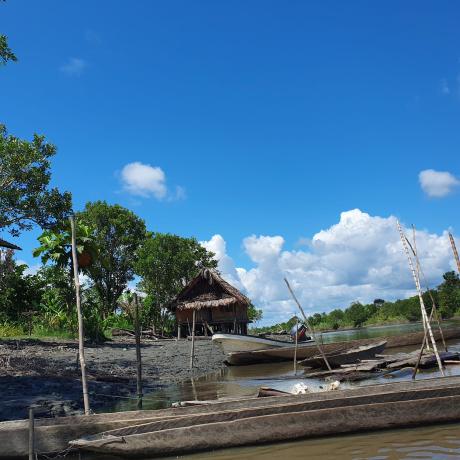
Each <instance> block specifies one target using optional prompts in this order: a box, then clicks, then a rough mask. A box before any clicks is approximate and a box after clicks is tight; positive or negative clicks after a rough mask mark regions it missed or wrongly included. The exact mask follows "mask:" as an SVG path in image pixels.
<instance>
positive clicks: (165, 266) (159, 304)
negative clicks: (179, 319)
mask: <svg viewBox="0 0 460 460" xmlns="http://www.w3.org/2000/svg"><path fill="white" fill-rule="evenodd" d="M138 255H139V257H138V260H137V262H136V266H135V267H136V273H137V274H138V275H139V276H141V278H142V279H141V282H140V287H141V289H142V290H143V291H145V292H146V293H147V294H149V295H150V296H151V299H150V300H149V302H150V309H151V310H150V317H151V318H152V319H153V318H154V317H155V316H156V317H160V318H162V317H163V316H164V315H163V316H162V311H164V310H165V309H167V308H169V303H170V302H171V301H172V299H173V298H174V297H175V296H176V295H177V294H178V293H179V291H180V290H181V289H182V288H183V286H184V285H185V284H186V282H188V281H190V280H191V279H192V278H193V277H194V276H196V275H197V274H198V272H199V270H200V268H201V267H208V268H216V267H217V261H216V260H215V259H214V254H213V253H212V252H209V251H207V250H206V249H205V248H204V247H203V246H201V244H199V243H198V241H197V240H196V239H195V238H182V237H180V236H177V235H171V234H169V233H155V234H153V235H150V236H149V237H148V238H147V239H146V240H145V241H144V243H143V245H142V246H141V247H140V249H139V251H138Z"/></svg>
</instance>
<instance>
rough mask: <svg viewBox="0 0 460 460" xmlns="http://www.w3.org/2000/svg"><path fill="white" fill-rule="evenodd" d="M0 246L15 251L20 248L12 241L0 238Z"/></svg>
mask: <svg viewBox="0 0 460 460" xmlns="http://www.w3.org/2000/svg"><path fill="white" fill-rule="evenodd" d="M0 248H6V249H14V250H15V251H20V250H21V248H20V247H19V246H16V245H15V244H13V243H8V241H5V240H2V239H1V238H0Z"/></svg>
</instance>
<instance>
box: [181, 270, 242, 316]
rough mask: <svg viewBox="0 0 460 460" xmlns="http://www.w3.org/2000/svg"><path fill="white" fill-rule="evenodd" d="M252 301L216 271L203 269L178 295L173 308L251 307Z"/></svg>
mask: <svg viewBox="0 0 460 460" xmlns="http://www.w3.org/2000/svg"><path fill="white" fill-rule="evenodd" d="M250 303H251V301H250V300H249V299H248V298H247V297H246V296H245V295H243V294H242V293H241V292H240V291H239V290H238V289H236V288H235V287H234V286H232V285H231V284H229V283H227V281H225V280H224V279H223V278H222V277H221V276H220V275H219V274H218V273H217V272H216V271H214V270H211V269H208V268H203V269H202V270H201V271H200V273H199V274H198V275H197V276H196V277H195V278H193V279H192V280H191V281H190V282H189V283H188V284H187V285H186V286H185V287H184V288H183V289H182V291H181V292H180V293H179V294H178V295H177V297H176V298H175V299H174V301H173V306H175V307H176V308H177V309H179V310H185V309H196V310H200V309H201V308H219V307H225V306H228V305H238V304H240V305H244V306H249V304H250Z"/></svg>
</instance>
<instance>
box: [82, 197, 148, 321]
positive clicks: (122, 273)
mask: <svg viewBox="0 0 460 460" xmlns="http://www.w3.org/2000/svg"><path fill="white" fill-rule="evenodd" d="M77 217H78V219H79V220H81V221H82V222H83V223H85V224H86V225H88V226H89V227H91V228H92V229H93V234H92V235H93V239H94V244H95V246H96V248H97V252H98V255H97V257H96V258H95V259H94V261H93V263H92V264H91V265H90V266H89V267H88V270H87V274H88V276H89V278H90V280H91V282H92V285H93V286H94V289H95V290H96V292H97V294H98V296H99V299H100V307H101V314H102V316H104V317H107V316H108V315H110V314H111V313H113V312H115V310H116V308H117V302H118V299H119V297H120V296H121V295H122V293H123V291H124V290H125V289H126V287H127V286H128V283H129V282H130V281H131V280H133V279H134V265H135V263H136V260H137V250H138V248H139V246H140V245H141V244H142V242H143V241H144V240H145V238H146V236H147V235H148V233H147V230H146V227H145V223H144V221H143V220H142V219H141V218H139V217H138V216H136V214H134V213H133V212H132V211H129V210H128V209H126V208H123V207H122V206H119V205H109V204H107V203H106V202H105V201H96V202H94V203H87V204H86V206H85V209H84V211H82V212H80V213H78V215H77Z"/></svg>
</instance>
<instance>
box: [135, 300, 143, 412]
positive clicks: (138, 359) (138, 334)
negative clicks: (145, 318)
mask: <svg viewBox="0 0 460 460" xmlns="http://www.w3.org/2000/svg"><path fill="white" fill-rule="evenodd" d="M134 309H135V318H134V332H135V334H136V363H137V374H136V383H137V385H136V386H137V408H138V409H142V397H143V394H142V356H141V328H140V323H139V298H138V296H137V293H134Z"/></svg>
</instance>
